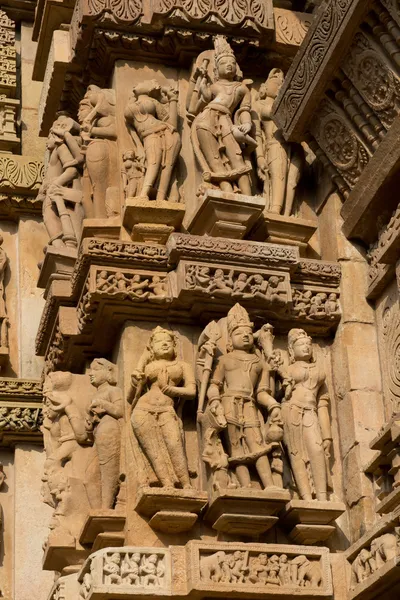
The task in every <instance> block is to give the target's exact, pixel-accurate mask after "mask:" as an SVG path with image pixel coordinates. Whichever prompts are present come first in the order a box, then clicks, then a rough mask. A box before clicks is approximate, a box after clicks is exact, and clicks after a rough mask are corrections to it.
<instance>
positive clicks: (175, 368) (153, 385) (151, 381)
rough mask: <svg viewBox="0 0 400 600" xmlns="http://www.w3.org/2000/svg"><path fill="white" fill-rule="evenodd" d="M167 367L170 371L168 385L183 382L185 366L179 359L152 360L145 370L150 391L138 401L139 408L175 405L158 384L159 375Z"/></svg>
mask: <svg viewBox="0 0 400 600" xmlns="http://www.w3.org/2000/svg"><path fill="white" fill-rule="evenodd" d="M165 369H166V370H167V373H168V385H171V386H177V387H179V385H180V384H182V383H183V368H182V364H181V363H180V362H179V361H176V360H174V361H166V360H155V361H152V362H150V363H149V364H148V365H146V367H145V370H144V373H145V377H146V383H147V389H148V391H147V392H146V393H145V394H144V395H143V396H141V397H140V399H139V401H138V403H137V407H138V408H148V407H149V406H155V407H162V406H173V405H174V401H173V399H172V398H170V397H169V396H167V395H166V394H164V393H163V392H162V390H161V389H160V387H159V384H158V375H159V373H160V371H162V370H165Z"/></svg>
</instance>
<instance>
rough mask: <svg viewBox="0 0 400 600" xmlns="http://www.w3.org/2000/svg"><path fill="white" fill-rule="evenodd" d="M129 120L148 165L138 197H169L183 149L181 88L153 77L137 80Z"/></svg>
mask: <svg viewBox="0 0 400 600" xmlns="http://www.w3.org/2000/svg"><path fill="white" fill-rule="evenodd" d="M125 120H126V123H127V125H128V127H129V133H130V135H131V137H132V141H133V143H134V146H135V154H136V156H137V157H139V159H141V160H142V163H143V164H144V176H143V178H142V181H141V187H140V189H138V190H136V193H137V195H138V196H140V197H142V198H144V199H145V200H151V199H156V200H167V199H168V192H169V191H170V188H171V183H172V176H173V172H174V168H175V164H176V159H177V158H178V154H179V150H180V148H181V140H180V136H179V133H178V131H177V127H178V90H177V88H175V87H171V86H164V87H162V86H161V85H160V84H159V83H158V81H156V80H155V79H151V80H149V81H142V82H140V83H137V84H136V85H135V87H134V88H133V90H132V96H131V97H130V98H129V100H128V103H127V105H126V108H125Z"/></svg>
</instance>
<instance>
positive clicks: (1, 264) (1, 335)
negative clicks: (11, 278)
mask: <svg viewBox="0 0 400 600" xmlns="http://www.w3.org/2000/svg"><path fill="white" fill-rule="evenodd" d="M2 245H3V236H2V235H0V347H1V348H8V325H9V322H8V316H7V308H6V299H5V288H4V278H5V275H6V270H7V264H8V258H7V254H6V251H5V250H4V248H2Z"/></svg>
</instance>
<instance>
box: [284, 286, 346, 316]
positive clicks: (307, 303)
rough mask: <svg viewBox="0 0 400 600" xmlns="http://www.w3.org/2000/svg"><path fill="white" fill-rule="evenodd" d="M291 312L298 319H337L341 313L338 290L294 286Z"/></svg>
mask: <svg viewBox="0 0 400 600" xmlns="http://www.w3.org/2000/svg"><path fill="white" fill-rule="evenodd" d="M292 314H293V315H295V316H296V318H298V319H299V320H300V321H301V320H305V321H338V320H339V319H340V315H341V310H340V305H339V294H338V291H337V290H336V291H335V292H333V291H332V290H331V289H330V288H328V289H326V290H324V291H323V290H321V289H312V288H308V289H306V288H304V286H301V287H294V288H293V307H292Z"/></svg>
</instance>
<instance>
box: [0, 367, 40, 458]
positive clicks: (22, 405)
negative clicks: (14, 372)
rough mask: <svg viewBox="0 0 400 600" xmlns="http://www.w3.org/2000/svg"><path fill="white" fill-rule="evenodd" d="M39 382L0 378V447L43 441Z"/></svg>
mask: <svg viewBox="0 0 400 600" xmlns="http://www.w3.org/2000/svg"><path fill="white" fill-rule="evenodd" d="M42 421H43V413H42V382H41V381H38V380H36V379H12V378H5V377H4V378H1V379H0V447H10V446H15V444H17V443H24V442H25V443H34V444H40V445H41V444H42V443H43V442H42V433H41V430H40V426H41V424H42Z"/></svg>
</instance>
